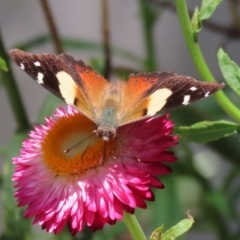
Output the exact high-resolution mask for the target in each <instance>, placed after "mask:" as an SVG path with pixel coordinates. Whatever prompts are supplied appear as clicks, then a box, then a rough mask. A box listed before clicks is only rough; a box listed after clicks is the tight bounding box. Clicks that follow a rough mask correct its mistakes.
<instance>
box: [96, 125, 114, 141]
mask: <svg viewBox="0 0 240 240" xmlns="http://www.w3.org/2000/svg"><path fill="white" fill-rule="evenodd" d="M96 132H97V136H98V137H100V138H101V139H102V140H103V141H105V142H107V141H109V140H111V139H114V138H115V137H116V129H115V128H110V127H98V129H97V131H96Z"/></svg>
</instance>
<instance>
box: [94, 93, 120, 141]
mask: <svg viewBox="0 0 240 240" xmlns="http://www.w3.org/2000/svg"><path fill="white" fill-rule="evenodd" d="M118 106H119V95H118V91H117V90H116V89H113V90H112V91H110V92H108V94H107V95H106V98H105V100H104V101H103V105H102V108H101V112H100V115H99V117H98V119H97V130H96V133H97V136H98V137H100V138H101V139H102V140H103V141H109V140H111V139H113V138H115V137H116V130H117V128H118V121H117V112H118Z"/></svg>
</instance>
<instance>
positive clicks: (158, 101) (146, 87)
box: [118, 72, 224, 125]
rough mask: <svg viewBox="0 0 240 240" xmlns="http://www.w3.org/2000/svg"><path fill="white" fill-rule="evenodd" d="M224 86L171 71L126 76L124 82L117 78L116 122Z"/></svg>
mask: <svg viewBox="0 0 240 240" xmlns="http://www.w3.org/2000/svg"><path fill="white" fill-rule="evenodd" d="M223 87H224V83H217V82H201V81H197V80H196V79H194V78H191V77H187V76H182V75H177V74H175V73H172V72H153V73H140V74H137V75H130V77H129V80H128V82H124V81H119V89H120V95H121V106H122V107H120V109H121V111H119V115H118V119H119V123H120V125H125V124H127V123H130V122H134V121H138V120H140V119H142V118H146V117H150V116H154V115H156V114H160V113H164V112H168V111H169V110H171V109H173V108H177V107H179V106H184V105H188V104H189V103H191V102H194V101H197V100H199V99H201V98H205V97H208V96H210V95H211V94H213V93H215V92H216V91H218V90H219V89H221V88H223Z"/></svg>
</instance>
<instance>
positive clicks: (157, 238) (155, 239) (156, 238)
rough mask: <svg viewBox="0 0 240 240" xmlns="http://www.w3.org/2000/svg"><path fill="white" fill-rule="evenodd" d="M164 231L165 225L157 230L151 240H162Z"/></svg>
mask: <svg viewBox="0 0 240 240" xmlns="http://www.w3.org/2000/svg"><path fill="white" fill-rule="evenodd" d="M162 230H163V225H162V226H160V227H158V228H157V229H155V230H154V231H153V232H152V234H151V236H150V238H149V240H161V239H162Z"/></svg>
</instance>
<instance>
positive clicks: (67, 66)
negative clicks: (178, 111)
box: [9, 49, 224, 141]
mask: <svg viewBox="0 0 240 240" xmlns="http://www.w3.org/2000/svg"><path fill="white" fill-rule="evenodd" d="M9 54H10V56H11V57H12V59H13V60H14V61H15V62H16V63H17V65H18V66H19V67H20V68H21V69H22V70H24V71H25V72H26V73H28V74H29V75H30V76H31V77H32V78H33V79H34V80H35V81H36V82H37V83H39V84H40V85H42V86H43V87H44V88H46V89H47V90H49V91H50V92H52V93H53V94H55V95H56V96H58V97H59V98H61V99H62V100H64V101H65V102H66V103H67V104H69V105H71V106H74V107H75V108H77V109H78V110H79V112H81V113H82V114H83V115H85V116H86V117H87V118H89V119H90V120H92V121H93V122H94V123H95V124H96V134H97V136H98V137H100V138H101V139H102V140H103V141H109V140H110V139H113V138H115V137H116V134H117V129H118V127H120V126H122V125H126V124H129V123H132V122H135V121H139V120H141V119H144V118H147V117H151V116H158V115H159V114H161V113H165V112H168V111H169V110H171V109H173V108H177V107H180V106H184V105H188V104H189V103H191V102H194V101H196V100H199V99H201V98H206V97H208V96H210V95H211V94H213V93H215V92H216V91H218V90H220V89H222V88H223V87H224V83H218V82H201V81H197V80H196V79H194V78H191V77H188V76H182V75H177V74H176V73H173V72H149V73H139V74H130V76H129V78H128V81H124V80H117V81H108V80H107V79H105V78H104V77H103V76H101V75H100V74H98V73H97V72H95V71H94V70H93V69H92V68H91V67H89V66H87V65H85V64H84V62H83V61H81V60H79V61H77V60H75V59H74V58H73V57H72V56H70V55H67V54H65V53H62V54H60V55H57V56H56V55H53V54H31V53H27V52H23V51H21V50H18V49H13V50H10V52H9Z"/></svg>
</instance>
